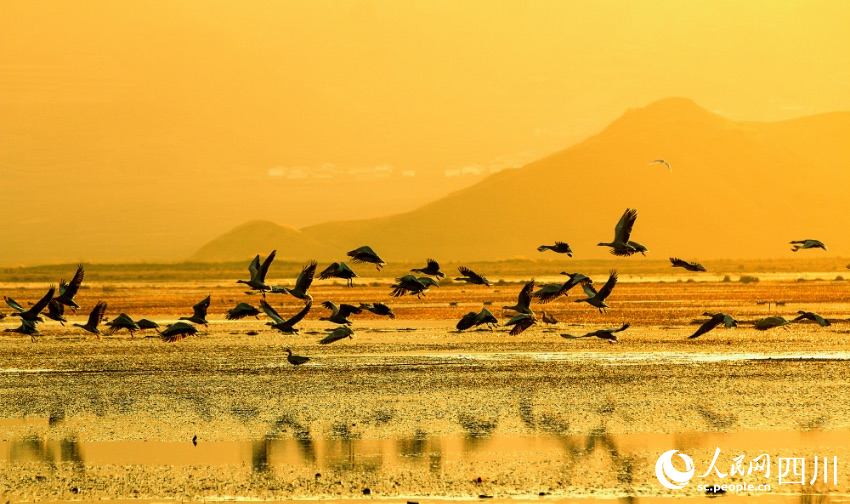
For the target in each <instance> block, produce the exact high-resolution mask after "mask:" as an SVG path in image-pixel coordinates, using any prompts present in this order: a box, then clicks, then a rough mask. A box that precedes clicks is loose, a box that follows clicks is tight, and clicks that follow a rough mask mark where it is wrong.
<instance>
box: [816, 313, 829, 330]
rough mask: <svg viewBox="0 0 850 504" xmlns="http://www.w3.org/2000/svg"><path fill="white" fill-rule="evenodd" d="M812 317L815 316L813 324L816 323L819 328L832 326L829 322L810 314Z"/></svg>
mask: <svg viewBox="0 0 850 504" xmlns="http://www.w3.org/2000/svg"><path fill="white" fill-rule="evenodd" d="M812 315H814V316H815V322H817V323H818V325H819V326H821V327H826V326H828V325H832V323H831V322H830V321H829V320H827V319H825V318H823V317H821V316H820V315H818V314H817V313H812Z"/></svg>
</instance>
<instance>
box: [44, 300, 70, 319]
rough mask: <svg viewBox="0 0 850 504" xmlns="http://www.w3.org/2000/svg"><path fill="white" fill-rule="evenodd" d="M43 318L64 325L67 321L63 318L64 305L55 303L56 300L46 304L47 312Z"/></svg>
mask: <svg viewBox="0 0 850 504" xmlns="http://www.w3.org/2000/svg"><path fill="white" fill-rule="evenodd" d="M44 316H45V317H47V318H49V319H50V320H55V321H56V322H59V323H60V324H62V325H65V322H67V321H68V319H66V318H65V305H63V304H61V303H60V302H59V301H56V298H53V299H51V300H50V302H49V303H47V311H46V312H45V313H44Z"/></svg>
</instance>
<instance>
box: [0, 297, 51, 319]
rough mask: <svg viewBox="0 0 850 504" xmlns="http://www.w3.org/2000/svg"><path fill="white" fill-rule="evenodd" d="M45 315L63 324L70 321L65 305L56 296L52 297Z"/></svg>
mask: <svg viewBox="0 0 850 504" xmlns="http://www.w3.org/2000/svg"><path fill="white" fill-rule="evenodd" d="M44 316H45V317H47V318H49V319H50V320H55V321H56V322H59V323H60V324H62V325H65V322H67V321H68V319H66V318H65V305H63V304H61V303H60V302H59V301H56V298H53V299H51V300H50V302H49V303H47V312H45V313H44ZM0 318H2V317H0Z"/></svg>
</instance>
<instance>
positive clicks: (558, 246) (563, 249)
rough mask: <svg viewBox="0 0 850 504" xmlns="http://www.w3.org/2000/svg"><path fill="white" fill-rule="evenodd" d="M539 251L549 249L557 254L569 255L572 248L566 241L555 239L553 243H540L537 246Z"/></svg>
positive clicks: (570, 255) (571, 254) (571, 252)
mask: <svg viewBox="0 0 850 504" xmlns="http://www.w3.org/2000/svg"><path fill="white" fill-rule="evenodd" d="M537 250H538V251H539V252H545V251H547V250H551V251H552V252H555V253H558V254H567V255H568V256H569V257H572V256H573V249H571V248H570V245H569V244H568V243H566V242H561V241H556V242H555V244H554V245H541V246H539V247H537Z"/></svg>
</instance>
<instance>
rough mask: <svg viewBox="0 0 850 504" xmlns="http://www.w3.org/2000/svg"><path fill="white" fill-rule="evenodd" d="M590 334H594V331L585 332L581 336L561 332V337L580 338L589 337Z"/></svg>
mask: <svg viewBox="0 0 850 504" xmlns="http://www.w3.org/2000/svg"><path fill="white" fill-rule="evenodd" d="M591 336H594V333H590V334H585V335H583V336H573V335H572V334H564V333H561V337H562V338H564V339H580V338H589V337H591Z"/></svg>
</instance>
